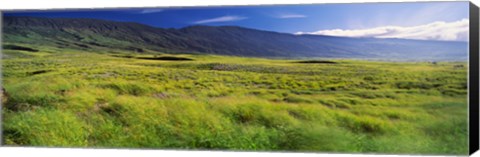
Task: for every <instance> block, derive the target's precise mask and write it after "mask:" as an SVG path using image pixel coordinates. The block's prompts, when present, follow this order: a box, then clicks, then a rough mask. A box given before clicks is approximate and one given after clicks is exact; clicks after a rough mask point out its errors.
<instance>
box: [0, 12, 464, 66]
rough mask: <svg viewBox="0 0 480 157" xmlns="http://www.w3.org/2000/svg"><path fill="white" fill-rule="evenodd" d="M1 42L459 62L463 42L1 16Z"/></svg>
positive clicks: (169, 51)
mask: <svg viewBox="0 0 480 157" xmlns="http://www.w3.org/2000/svg"><path fill="white" fill-rule="evenodd" d="M3 23H4V25H3V32H4V35H3V40H4V42H5V43H7V44H15V43H17V44H22V43H23V44H28V45H33V46H35V45H41V46H51V47H57V48H72V49H82V50H90V51H102V52H103V51H108V52H116V51H127V52H139V53H142V52H143V53H144V52H165V53H209V54H219V55H235V56H249V57H282V58H302V57H336V58H380V59H421V60H465V59H467V56H468V55H467V43H466V42H449V41H425V40H406V39H375V38H347V37H332V36H319V35H293V34H287V33H278V32H270V31H261V30H255V29H249V28H242V27H237V26H218V27H214V26H201V25H195V26H189V27H185V28H180V29H164V28H156V27H151V26H147V25H143V24H138V23H131V22H114V21H105V20H96V19H73V18H70V19H68V18H40V17H14V16H7V17H4V21H3Z"/></svg>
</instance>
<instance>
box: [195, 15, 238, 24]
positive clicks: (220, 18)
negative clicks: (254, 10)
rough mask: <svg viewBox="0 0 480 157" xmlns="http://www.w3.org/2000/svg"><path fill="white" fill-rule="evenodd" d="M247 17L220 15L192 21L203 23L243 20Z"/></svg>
mask: <svg viewBox="0 0 480 157" xmlns="http://www.w3.org/2000/svg"><path fill="white" fill-rule="evenodd" d="M246 18H247V17H243V16H221V17H216V18H211V19H204V20H200V21H195V22H193V23H194V24H205V23H214V22H228V21H239V20H244V19H246Z"/></svg>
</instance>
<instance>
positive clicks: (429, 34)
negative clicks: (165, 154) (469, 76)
mask: <svg viewBox="0 0 480 157" xmlns="http://www.w3.org/2000/svg"><path fill="white" fill-rule="evenodd" d="M468 28H469V25H468V19H462V20H459V21H454V22H444V21H437V22H433V23H429V24H425V25H418V26H411V27H400V26H384V27H376V28H369V29H351V30H343V29H331V30H320V31H316V32H297V33H295V34H313V35H331V36H345V37H374V38H403V39H420V40H447V41H468Z"/></svg>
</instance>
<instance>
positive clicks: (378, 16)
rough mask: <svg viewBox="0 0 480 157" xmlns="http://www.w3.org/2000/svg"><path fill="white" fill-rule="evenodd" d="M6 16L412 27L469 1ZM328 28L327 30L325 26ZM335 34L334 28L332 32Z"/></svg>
mask: <svg viewBox="0 0 480 157" xmlns="http://www.w3.org/2000/svg"><path fill="white" fill-rule="evenodd" d="M5 15H6V16H41V17H75V18H78V17H82V18H96V19H105V20H113V21H129V22H138V23H142V24H147V25H151V26H155V27H162V28H181V27H185V26H189V25H198V24H199V25H212V26H223V25H236V26H242V27H248V28H254V29H260V30H269V31H276V32H285V33H299V32H304V33H311V34H315V33H319V32H320V33H322V30H342V31H345V30H368V29H372V28H378V27H385V26H395V27H401V28H403V27H415V26H420V25H427V24H431V23H434V22H439V21H440V22H446V23H451V22H456V21H460V20H462V19H468V2H417V3H358V4H316V5H266V6H229V7H218V6H216V7H185V8H178V7H177V8H135V9H103V10H99V9H91V10H74V11H63V10H57V11H36V12H33V11H32V12H25V11H24V12H7V13H5ZM330 33H331V31H330ZM333 35H335V34H333Z"/></svg>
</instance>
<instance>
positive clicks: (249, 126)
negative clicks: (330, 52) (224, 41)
mask: <svg viewBox="0 0 480 157" xmlns="http://www.w3.org/2000/svg"><path fill="white" fill-rule="evenodd" d="M27 46H28V45H27ZM39 50H40V51H38V52H30V51H22V50H4V51H3V59H2V63H1V64H2V76H3V78H2V79H3V80H2V83H3V88H4V89H5V93H4V97H3V100H2V101H3V106H2V107H3V108H2V116H3V123H2V128H3V141H2V142H3V144H6V145H9V146H48V147H96V148H155V149H175V150H178V149H194V150H206V149H208V150H234V151H289V152H290V151H293V152H349V153H382V154H385V153H387V154H390V153H400V154H404V153H405V154H456V155H459V154H460V155H464V154H467V152H468V148H467V147H468V144H467V143H468V136H467V132H468V125H467V69H468V67H467V63H466V62H435V63H432V62H387V61H365V60H344V59H328V60H285V59H263V58H248V57H234V56H218V55H200V54H161V53H159V54H155V55H153V54H138V53H137V54H134V55H127V53H115V54H114V53H108V52H87V51H80V50H69V49H50V48H40V49H39Z"/></svg>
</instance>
